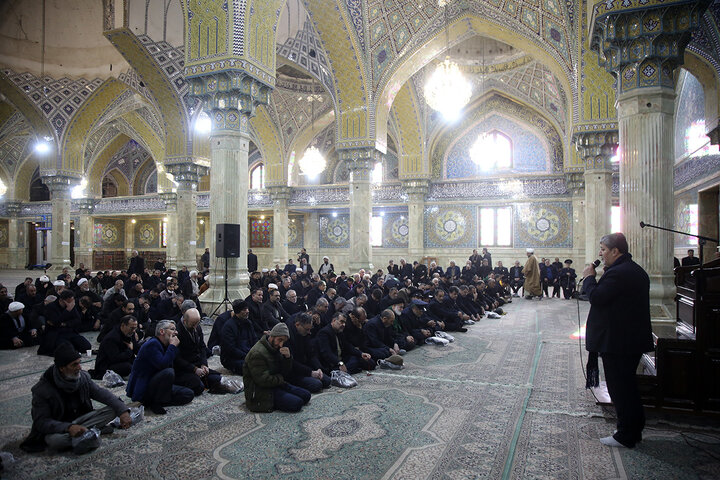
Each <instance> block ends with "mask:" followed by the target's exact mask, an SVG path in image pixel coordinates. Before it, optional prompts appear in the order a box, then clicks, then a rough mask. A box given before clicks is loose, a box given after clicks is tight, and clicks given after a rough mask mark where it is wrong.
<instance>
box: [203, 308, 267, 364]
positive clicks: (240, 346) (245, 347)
mask: <svg viewBox="0 0 720 480" xmlns="http://www.w3.org/2000/svg"><path fill="white" fill-rule="evenodd" d="M232 306H233V309H232V312H233V314H232V316H231V317H230V318H229V319H228V320H227V322H225V325H224V326H223V329H222V332H221V335H219V340H220V362H221V363H222V365H223V367H225V368H227V369H228V370H230V371H231V372H233V373H235V374H237V375H242V370H243V365H244V364H245V356H246V355H247V354H248V352H249V351H250V349H251V348H252V347H253V346H254V345H255V344H256V343H257V342H258V340H260V337H261V336H262V335H258V334H257V333H256V332H255V328H254V327H253V324H252V323H251V322H250V311H249V310H248V304H247V302H245V301H244V300H235V301H234V302H233V303H232ZM219 318H220V317H218V319H219ZM215 322H216V323H217V319H216V320H215ZM213 328H214V327H213Z"/></svg>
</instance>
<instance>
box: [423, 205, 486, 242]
mask: <svg viewBox="0 0 720 480" xmlns="http://www.w3.org/2000/svg"><path fill="white" fill-rule="evenodd" d="M424 225H425V232H424V240H425V248H439V247H476V246H477V232H476V230H477V208H475V207H462V206H456V205H453V206H438V205H431V206H426V207H425V222H424Z"/></svg>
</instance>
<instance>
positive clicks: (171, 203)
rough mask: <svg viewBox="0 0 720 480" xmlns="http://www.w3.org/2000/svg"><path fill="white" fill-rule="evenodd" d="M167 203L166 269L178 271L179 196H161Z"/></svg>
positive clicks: (170, 193)
mask: <svg viewBox="0 0 720 480" xmlns="http://www.w3.org/2000/svg"><path fill="white" fill-rule="evenodd" d="M160 198H162V200H163V202H165V218H166V219H167V220H166V221H164V223H165V228H166V229H167V234H166V235H167V246H166V247H165V268H168V269H171V268H172V269H174V270H177V269H178V263H177V254H178V204H177V194H176V193H174V192H165V193H161V194H160Z"/></svg>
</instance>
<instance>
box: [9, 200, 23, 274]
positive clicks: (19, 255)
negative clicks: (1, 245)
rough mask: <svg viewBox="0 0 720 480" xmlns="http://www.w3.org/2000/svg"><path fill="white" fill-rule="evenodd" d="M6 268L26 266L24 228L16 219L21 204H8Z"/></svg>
mask: <svg viewBox="0 0 720 480" xmlns="http://www.w3.org/2000/svg"><path fill="white" fill-rule="evenodd" d="M6 205H7V207H6V208H7V213H8V215H9V217H10V218H9V219H8V267H9V268H25V265H26V264H27V246H26V244H25V226H24V225H23V222H22V221H21V220H20V219H19V218H18V217H19V216H20V211H21V210H22V203H20V202H8V203H7V204H6Z"/></svg>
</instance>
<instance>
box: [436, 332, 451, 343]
mask: <svg viewBox="0 0 720 480" xmlns="http://www.w3.org/2000/svg"><path fill="white" fill-rule="evenodd" d="M435 336H436V337H440V338H444V339H445V340H447V341H448V342H454V341H455V337H453V336H452V335H450V334H449V333H447V332H443V331H441V330H438V331H437V332H435Z"/></svg>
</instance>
